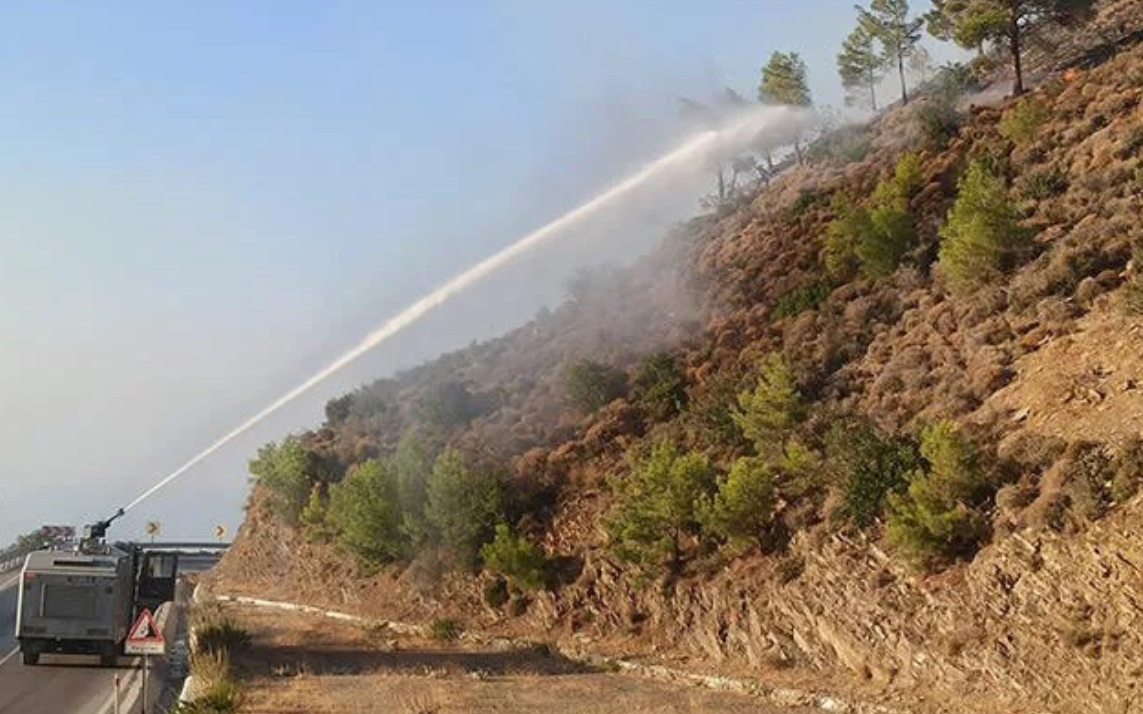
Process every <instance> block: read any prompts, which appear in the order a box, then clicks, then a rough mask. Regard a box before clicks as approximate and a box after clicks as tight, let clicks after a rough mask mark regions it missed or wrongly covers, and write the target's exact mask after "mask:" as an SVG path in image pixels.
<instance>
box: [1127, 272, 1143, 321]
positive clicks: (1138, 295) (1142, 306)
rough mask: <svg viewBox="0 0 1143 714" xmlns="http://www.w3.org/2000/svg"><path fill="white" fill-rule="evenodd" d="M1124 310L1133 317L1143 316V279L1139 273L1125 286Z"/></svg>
mask: <svg viewBox="0 0 1143 714" xmlns="http://www.w3.org/2000/svg"><path fill="white" fill-rule="evenodd" d="M1123 309H1124V311H1125V312H1126V313H1127V314H1128V315H1131V316H1132V317H1135V316H1138V315H1143V278H1141V277H1140V276H1139V274H1138V273H1135V274H1133V275H1132V276H1131V279H1130V280H1128V281H1127V283H1126V284H1125V285H1124V286H1123Z"/></svg>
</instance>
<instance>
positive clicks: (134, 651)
mask: <svg viewBox="0 0 1143 714" xmlns="http://www.w3.org/2000/svg"><path fill="white" fill-rule="evenodd" d="M123 652H124V653H125V654H129V655H143V686H142V691H141V692H140V699H141V700H142V707H141V711H142V712H143V714H147V670H148V669H150V666H151V655H153V654H155V655H162V654H163V653H164V652H166V642H165V641H164V640H163V633H162V632H160V631H159V626H158V625H156V624H155V618H154V617H152V616H151V611H150V610H148V609H147V608H143V611H142V612H140V613H139V617H138V618H137V619H136V620H135V624H134V625H131V631H130V632H129V633H128V634H127V640H126V641H125V642H124V643H123Z"/></svg>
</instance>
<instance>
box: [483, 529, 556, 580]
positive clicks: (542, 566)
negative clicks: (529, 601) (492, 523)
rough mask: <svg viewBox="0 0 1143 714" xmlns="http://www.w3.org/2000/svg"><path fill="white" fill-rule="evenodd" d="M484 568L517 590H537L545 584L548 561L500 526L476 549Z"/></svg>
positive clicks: (523, 538) (527, 543) (523, 540)
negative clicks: (507, 581) (487, 541)
mask: <svg viewBox="0 0 1143 714" xmlns="http://www.w3.org/2000/svg"><path fill="white" fill-rule="evenodd" d="M480 557H481V559H482V560H484V565H485V566H486V567H487V568H488V569H489V570H491V571H492V572H494V573H497V574H499V575H503V576H504V577H506V578H508V580H509V582H511V583H512V584H513V585H515V586H516V587H517V588H518V589H520V590H525V591H531V590H540V589H541V588H543V587H545V585H546V584H547V568H548V559H547V558H546V557H544V554H543V552H542V551H541V550H540V549H539V548H537V547H536V545H535V544H534V543H532V542H531V541H530V540H528V539H527V538H525V537H523V536H519V535H514V534H513V533H512V530H511V529H510V528H509V527H508V526H507V525H506V524H504V523H498V524H497V525H496V536H495V537H494V538H493V539H492V541H491V542H489V543H485V544H484V545H483V546H481V548H480Z"/></svg>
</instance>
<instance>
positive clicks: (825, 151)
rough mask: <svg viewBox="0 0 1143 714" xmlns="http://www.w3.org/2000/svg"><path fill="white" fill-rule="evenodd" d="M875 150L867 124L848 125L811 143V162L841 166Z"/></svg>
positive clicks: (809, 157)
mask: <svg viewBox="0 0 1143 714" xmlns="http://www.w3.org/2000/svg"><path fill="white" fill-rule="evenodd" d="M871 151H873V140H872V138H871V137H870V134H869V129H868V127H866V126H847V127H842V128H840V129H837V130H835V131H832V132H830V133H828V134H826V135H825V136H823V137H822V138H820V139H818V140H817V141H815V142H814V143H813V144H811V145H810V148H809V151H808V152H807V158H808V159H809V160H810V162H811V163H815V164H820V163H832V164H836V165H839V166H844V165H846V164H851V163H855V162H857V161H861V160H862V159H864V158H865V157H866V156H868V155H869V153H870V152H871Z"/></svg>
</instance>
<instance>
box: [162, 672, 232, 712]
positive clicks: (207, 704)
mask: <svg viewBox="0 0 1143 714" xmlns="http://www.w3.org/2000/svg"><path fill="white" fill-rule="evenodd" d="M241 706H242V693H241V691H240V690H239V689H238V685H237V684H235V683H234V681H233V680H231V679H221V680H218V681H216V682H213V683H212V684H211V685H210V686H209V687H207V689H206V691H205V692H203V693H202V694H200V695H199V696H198V698H196V699H195V700H194V701H193V702H179V703H178V704H176V705H175V707H174V709H172V710H171V711H172V712H174V713H175V714H233V712H237V711H238V709H239V707H241Z"/></svg>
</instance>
